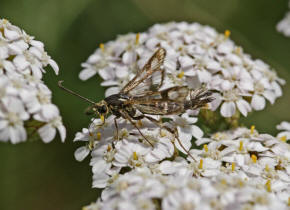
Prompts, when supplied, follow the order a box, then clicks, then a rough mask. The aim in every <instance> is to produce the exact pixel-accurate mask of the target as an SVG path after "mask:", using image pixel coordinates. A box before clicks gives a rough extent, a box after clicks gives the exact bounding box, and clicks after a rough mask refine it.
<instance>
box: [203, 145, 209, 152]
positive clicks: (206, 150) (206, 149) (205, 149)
mask: <svg viewBox="0 0 290 210" xmlns="http://www.w3.org/2000/svg"><path fill="white" fill-rule="evenodd" d="M203 149H204V151H205V152H208V147H207V144H205V145H203Z"/></svg>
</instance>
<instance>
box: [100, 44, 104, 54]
mask: <svg viewBox="0 0 290 210" xmlns="http://www.w3.org/2000/svg"><path fill="white" fill-rule="evenodd" d="M99 47H100V48H101V50H102V52H104V51H105V45H104V44H103V43H101V44H100V46H99Z"/></svg>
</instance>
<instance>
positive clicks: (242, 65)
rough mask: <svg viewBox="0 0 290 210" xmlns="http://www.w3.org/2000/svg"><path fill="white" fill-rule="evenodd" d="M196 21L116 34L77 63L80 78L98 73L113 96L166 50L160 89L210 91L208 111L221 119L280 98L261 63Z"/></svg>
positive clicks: (226, 35) (272, 74) (272, 78)
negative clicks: (158, 50)
mask: <svg viewBox="0 0 290 210" xmlns="http://www.w3.org/2000/svg"><path fill="white" fill-rule="evenodd" d="M229 36H230V31H228V30H227V31H225V33H224V34H219V33H218V32H217V31H216V30H215V29H213V28H211V27H209V26H202V25H200V24H198V23H191V24H189V23H185V22H181V23H175V22H172V23H168V24H156V25H154V26H152V27H151V28H149V30H148V31H146V32H143V33H138V34H133V33H131V34H127V35H122V36H119V37H118V38H117V39H116V40H115V41H110V42H108V43H106V44H101V45H100V48H99V49H97V50H96V51H95V52H94V53H93V54H92V55H91V56H90V57H89V58H88V60H87V61H86V62H85V63H83V64H82V67H83V68H84V69H83V70H82V71H81V72H80V75H79V76H80V79H82V80H87V79H88V78H90V77H92V76H93V75H95V74H96V73H98V74H99V75H100V76H101V77H102V78H103V79H104V82H103V83H102V84H101V85H103V86H110V88H108V89H107V91H106V96H109V95H111V94H114V93H117V92H118V91H119V90H120V89H121V88H122V87H123V86H124V85H125V84H127V83H128V81H129V80H130V79H132V77H133V76H134V75H135V74H136V71H138V69H141V68H142V67H143V66H144V64H145V63H146V62H147V60H148V58H149V57H151V56H152V54H153V53H154V51H155V50H156V48H158V47H163V48H164V49H166V51H167V56H166V60H165V63H164V68H165V70H166V79H165V82H164V85H163V88H168V87H170V86H176V85H186V86H188V87H190V88H192V89H194V88H197V87H200V86H201V85H205V86H206V87H207V88H208V89H210V90H214V91H215V92H216V93H215V95H214V96H215V98H216V100H215V101H214V102H213V103H212V107H211V109H212V110H213V111H215V110H217V109H218V108H219V107H220V113H221V115H222V116H223V117H231V116H233V115H235V114H236V113H241V114H242V115H243V116H247V114H248V113H249V112H251V111H252V109H254V110H263V109H264V108H265V106H266V100H268V101H269V102H270V103H271V104H273V103H274V102H275V100H276V98H278V97H280V96H281V95H282V91H281V87H280V85H282V84H284V83H285V81H284V80H282V79H280V78H279V77H278V76H277V74H276V72H275V71H274V70H273V69H272V68H271V67H270V66H269V65H268V64H266V63H264V62H263V61H262V60H260V59H253V58H251V56H250V55H249V54H246V53H244V52H243V48H242V47H240V46H236V45H235V43H234V42H233V41H232V40H231V39H230V38H229Z"/></svg>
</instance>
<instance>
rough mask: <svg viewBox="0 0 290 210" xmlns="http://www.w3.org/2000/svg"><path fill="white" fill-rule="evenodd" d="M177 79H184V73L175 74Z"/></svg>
mask: <svg viewBox="0 0 290 210" xmlns="http://www.w3.org/2000/svg"><path fill="white" fill-rule="evenodd" d="M177 77H178V78H179V79H181V78H183V77H184V71H181V72H179V73H178V74H177Z"/></svg>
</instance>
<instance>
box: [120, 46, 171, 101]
mask: <svg viewBox="0 0 290 210" xmlns="http://www.w3.org/2000/svg"><path fill="white" fill-rule="evenodd" d="M165 55H166V51H165V49H163V48H159V49H158V50H157V51H156V52H155V53H154V54H153V56H152V57H151V58H150V59H149V60H148V62H147V63H146V64H145V65H144V67H143V68H142V69H141V70H140V71H139V72H138V73H137V75H136V76H135V77H134V78H133V79H132V80H131V81H130V82H128V84H127V85H125V86H124V87H123V89H122V90H121V91H120V93H123V94H128V95H132V96H140V95H145V94H147V93H148V92H154V91H157V90H158V89H159V88H160V87H161V86H162V83H163V80H164V74H165V72H164V69H163V66H162V65H163V63H164V59H165Z"/></svg>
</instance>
